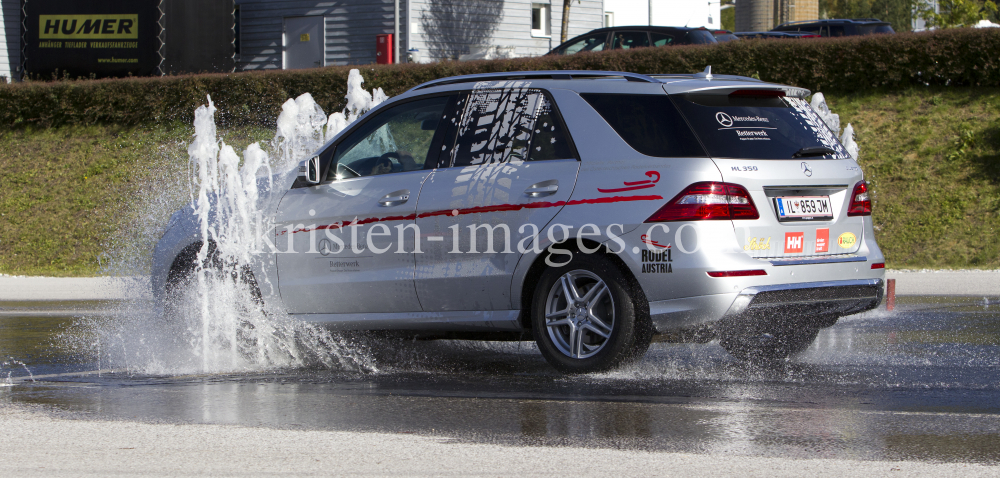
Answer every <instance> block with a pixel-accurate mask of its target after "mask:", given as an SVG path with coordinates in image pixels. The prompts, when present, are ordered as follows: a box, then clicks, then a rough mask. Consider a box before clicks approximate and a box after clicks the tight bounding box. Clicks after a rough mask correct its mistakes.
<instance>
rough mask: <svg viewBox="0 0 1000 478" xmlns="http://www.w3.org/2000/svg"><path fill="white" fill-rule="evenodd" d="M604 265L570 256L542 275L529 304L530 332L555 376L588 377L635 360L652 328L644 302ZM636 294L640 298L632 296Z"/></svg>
mask: <svg viewBox="0 0 1000 478" xmlns="http://www.w3.org/2000/svg"><path fill="white" fill-rule="evenodd" d="M631 282H632V281H629V280H628V278H627V277H626V276H625V275H624V274H623V273H622V272H621V271H620V270H619V269H618V267H616V266H615V264H614V263H612V262H611V261H610V260H609V259H607V258H604V257H601V256H595V255H585V254H579V253H578V254H575V255H574V258H573V259H572V260H571V261H570V262H569V263H568V264H566V265H564V266H562V267H553V268H549V269H547V270H545V272H543V273H542V275H541V277H540V278H539V281H538V285H537V286H536V288H535V293H534V297H533V299H532V308H531V317H532V332H533V334H534V336H535V341H536V342H537V343H538V348H539V350H541V352H542V355H543V356H544V357H545V359H546V360H547V361H548V362H549V363H550V364H552V366H553V367H555V368H556V369H558V370H559V371H562V372H566V373H589V372H598V371H602V370H608V369H611V368H614V367H617V366H619V365H621V364H623V363H626V362H629V361H632V360H635V359H638V358H639V357H641V356H642V354H644V353H645V352H646V349H648V348H649V342H650V339H651V338H652V326H651V324H650V320H649V315H648V313H646V312H645V308H644V307H641V306H642V302H641V301H643V300H645V298H644V297H635V296H634V295H633V294H636V292H630V289H631V290H633V291H638V290H639V289H638V288H637V287H628V286H627V284H630V283H631ZM638 294H641V292H638Z"/></svg>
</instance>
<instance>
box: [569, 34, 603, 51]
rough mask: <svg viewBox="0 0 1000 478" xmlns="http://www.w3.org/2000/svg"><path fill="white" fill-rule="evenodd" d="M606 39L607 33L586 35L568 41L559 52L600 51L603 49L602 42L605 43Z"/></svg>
mask: <svg viewBox="0 0 1000 478" xmlns="http://www.w3.org/2000/svg"><path fill="white" fill-rule="evenodd" d="M607 41H608V34H607V33H597V34H594V35H588V36H585V37H583V38H581V39H579V40H577V41H575V42H573V43H570V44H569V45H566V46H565V47H563V48H562V50H561V51H560V52H559V53H562V54H563V55H573V54H575V53H579V52H581V51H601V50H603V49H604V44H605V43H607Z"/></svg>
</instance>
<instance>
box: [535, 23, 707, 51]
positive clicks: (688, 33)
mask: <svg viewBox="0 0 1000 478" xmlns="http://www.w3.org/2000/svg"><path fill="white" fill-rule="evenodd" d="M709 43H718V42H717V41H716V40H715V37H714V36H712V32H711V31H709V30H708V29H706V28H704V27H699V28H688V27H656V26H630V27H609V28H598V29H597V30H591V31H590V32H588V33H585V34H583V35H580V36H578V37H575V38H573V39H571V40H569V41H567V42H565V43H563V44H561V45H559V46H557V47H555V48H553V49H552V51H550V52H548V53H547V55H573V54H576V53H579V52H581V51H603V50H628V49H630V48H640V47H648V46H670V45H704V44H709Z"/></svg>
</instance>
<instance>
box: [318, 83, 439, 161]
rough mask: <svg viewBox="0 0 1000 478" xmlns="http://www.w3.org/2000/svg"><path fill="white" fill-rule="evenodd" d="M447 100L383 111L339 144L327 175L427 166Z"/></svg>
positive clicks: (408, 103)
mask: <svg viewBox="0 0 1000 478" xmlns="http://www.w3.org/2000/svg"><path fill="white" fill-rule="evenodd" d="M447 103H448V97H447V96H437V97H433V98H427V99H422V100H417V101H410V102H407V103H403V104H401V105H398V106H394V107H392V108H389V109H388V110H386V111H384V112H381V113H379V114H378V115H377V116H375V117H374V118H372V119H370V120H368V121H367V122H366V123H365V124H364V125H362V126H361V127H360V128H358V129H357V130H356V131H354V132H353V133H351V134H350V136H348V137H347V138H345V139H344V140H343V141H341V142H340V144H338V145H337V149H336V153H335V154H334V157H333V163H332V164H331V165H330V168H329V171H330V172H329V173H328V174H327V179H328V180H337V179H348V178H355V177H361V176H374V175H378V174H388V173H397V172H406V171H416V170H418V169H424V163H425V162H426V161H427V156H428V153H429V151H430V147H431V142H432V141H433V139H434V132H435V131H436V130H437V126H438V123H439V122H440V120H441V117H442V114H443V112H444V108H445V105H446V104H447Z"/></svg>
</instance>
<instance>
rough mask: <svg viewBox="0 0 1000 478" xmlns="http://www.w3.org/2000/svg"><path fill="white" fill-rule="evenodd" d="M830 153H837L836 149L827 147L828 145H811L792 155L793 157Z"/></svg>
mask: <svg viewBox="0 0 1000 478" xmlns="http://www.w3.org/2000/svg"><path fill="white" fill-rule="evenodd" d="M828 154H837V152H836V151H834V150H832V149H830V148H827V147H826V146H811V147H808V148H802V149H800V150H798V151H796V152H795V154H793V155H792V157H793V158H805V157H808V156H826V155H828Z"/></svg>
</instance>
